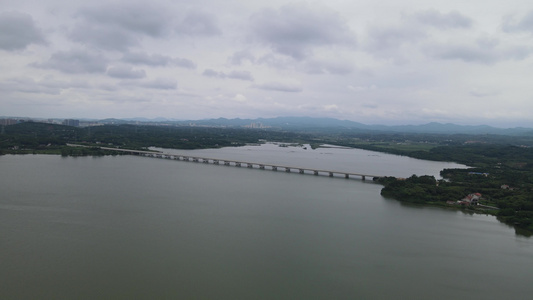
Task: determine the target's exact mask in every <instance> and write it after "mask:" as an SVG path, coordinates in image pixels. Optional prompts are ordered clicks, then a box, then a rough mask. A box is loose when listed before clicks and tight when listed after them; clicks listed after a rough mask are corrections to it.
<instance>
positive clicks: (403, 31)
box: [367, 26, 426, 52]
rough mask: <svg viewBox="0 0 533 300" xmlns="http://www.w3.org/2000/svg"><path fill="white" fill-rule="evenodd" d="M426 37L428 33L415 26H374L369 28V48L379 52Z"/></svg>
mask: <svg viewBox="0 0 533 300" xmlns="http://www.w3.org/2000/svg"><path fill="white" fill-rule="evenodd" d="M425 37H426V33H425V32H424V31H422V29H420V28H417V27H413V26H396V27H387V28H382V27H373V28H370V29H369V42H368V44H367V49H369V50H371V51H377V52H381V51H387V50H390V49H395V48H398V47H399V46H401V45H402V44H405V43H413V42H417V41H419V40H421V39H423V38H425Z"/></svg>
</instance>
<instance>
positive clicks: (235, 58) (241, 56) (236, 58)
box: [228, 50, 255, 65]
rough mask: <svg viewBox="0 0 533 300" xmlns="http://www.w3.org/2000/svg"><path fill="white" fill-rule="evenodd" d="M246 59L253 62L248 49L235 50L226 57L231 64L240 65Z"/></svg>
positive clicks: (253, 58) (253, 59) (252, 56)
mask: <svg viewBox="0 0 533 300" xmlns="http://www.w3.org/2000/svg"><path fill="white" fill-rule="evenodd" d="M246 60H248V61H249V62H251V63H254V62H255V57H254V55H253V54H252V53H251V52H250V51H248V50H242V51H237V52H235V53H233V55H232V56H230V57H229V58H228V62H229V63H230V64H232V65H241V64H242V63H243V62H244V61H246Z"/></svg>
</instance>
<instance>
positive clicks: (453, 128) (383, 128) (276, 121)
mask: <svg viewBox="0 0 533 300" xmlns="http://www.w3.org/2000/svg"><path fill="white" fill-rule="evenodd" d="M1 118H6V119H8V118H11V119H24V120H34V121H39V120H42V119H38V118H27V117H24V118H20V117H0V119H1ZM46 120H51V119H46ZM54 120H61V119H54ZM80 120H81V121H85V122H91V123H101V124H145V125H176V126H211V127H251V128H264V129H266V128H273V129H282V130H300V131H330V130H331V131H333V130H340V131H345V130H349V131H357V132H396V133H432V134H499V135H511V136H513V135H528V136H533V128H527V127H514V128H498V127H492V126H488V125H458V124H453V123H446V124H443V123H437V122H430V123H427V124H421V125H367V124H363V123H359V122H354V121H349V120H339V119H334V118H313V117H276V118H257V119H240V118H235V119H227V118H217V119H202V120H178V119H168V118H153V119H150V118H142V117H137V118H123V119H118V118H108V119H80Z"/></svg>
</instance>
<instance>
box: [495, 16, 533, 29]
mask: <svg viewBox="0 0 533 300" xmlns="http://www.w3.org/2000/svg"><path fill="white" fill-rule="evenodd" d="M502 28H503V30H504V31H506V32H516V31H529V32H531V33H533V11H530V12H528V13H527V14H526V15H525V16H524V17H522V18H521V19H519V20H515V19H514V18H512V17H506V18H505V19H504V20H503V24H502Z"/></svg>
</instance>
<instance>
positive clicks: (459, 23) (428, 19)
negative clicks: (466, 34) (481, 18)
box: [413, 10, 472, 29]
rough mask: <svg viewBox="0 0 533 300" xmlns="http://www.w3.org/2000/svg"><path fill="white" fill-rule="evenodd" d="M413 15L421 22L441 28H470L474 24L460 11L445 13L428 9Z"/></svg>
mask: <svg viewBox="0 0 533 300" xmlns="http://www.w3.org/2000/svg"><path fill="white" fill-rule="evenodd" d="M413 17H414V19H415V20H417V21H418V22H420V23H423V24H425V25H429V26H432V27H436V28H439V29H447V28H469V27H471V25H472V20H471V19H470V18H468V17H466V16H464V15H462V14H460V13H459V12H458V11H451V12H449V13H447V14H443V13H441V12H439V11H437V10H426V11H423V12H418V13H416V14H415V15H414V16H413Z"/></svg>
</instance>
